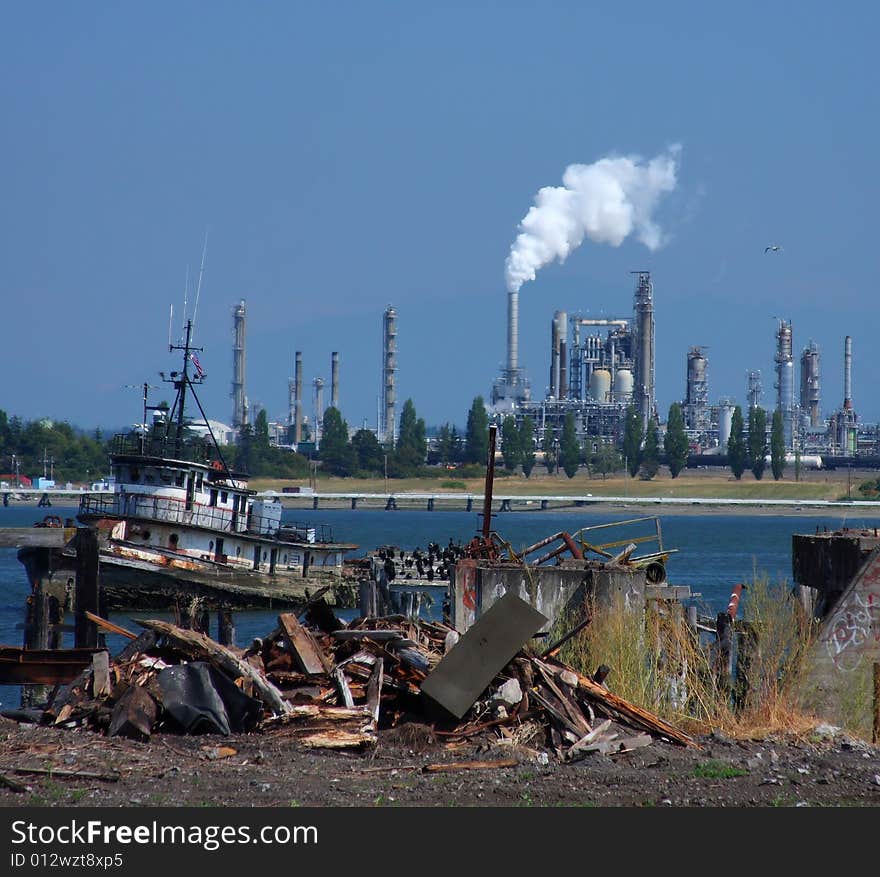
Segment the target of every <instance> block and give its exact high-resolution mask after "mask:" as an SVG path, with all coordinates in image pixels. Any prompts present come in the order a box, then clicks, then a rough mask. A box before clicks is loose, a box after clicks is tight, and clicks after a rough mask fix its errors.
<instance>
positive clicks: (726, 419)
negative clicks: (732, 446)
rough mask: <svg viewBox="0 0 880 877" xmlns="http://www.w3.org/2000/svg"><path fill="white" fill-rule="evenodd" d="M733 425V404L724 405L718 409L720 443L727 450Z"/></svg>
mask: <svg viewBox="0 0 880 877" xmlns="http://www.w3.org/2000/svg"><path fill="white" fill-rule="evenodd" d="M732 427H733V405H722V406H721V407H720V408H719V409H718V444H719V445H720V446H721V449H722V450H724V451H726V450H727V442H728V441H729V440H730V431H731V429H732Z"/></svg>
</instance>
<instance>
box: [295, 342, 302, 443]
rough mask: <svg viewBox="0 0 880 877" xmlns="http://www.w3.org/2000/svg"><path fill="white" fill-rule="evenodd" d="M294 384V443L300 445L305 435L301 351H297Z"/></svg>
mask: <svg viewBox="0 0 880 877" xmlns="http://www.w3.org/2000/svg"><path fill="white" fill-rule="evenodd" d="M293 384H294V397H293V400H294V401H293V404H294V408H295V413H294V425H293V440H294V442H296V443H299V442H301V441H302V434H303V410H302V408H303V404H302V403H303V361H302V352H301V351H299V350H297V351H296V357H295V363H294V368H293Z"/></svg>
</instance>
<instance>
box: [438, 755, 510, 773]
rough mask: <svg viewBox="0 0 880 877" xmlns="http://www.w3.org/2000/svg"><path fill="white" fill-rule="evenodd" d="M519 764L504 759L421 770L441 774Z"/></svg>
mask: <svg viewBox="0 0 880 877" xmlns="http://www.w3.org/2000/svg"><path fill="white" fill-rule="evenodd" d="M518 766H519V762H518V761H517V760H516V759H515V758H505V759H501V760H498V761H450V762H449V763H448V764H426V765H425V766H424V767H423V768H422V770H423V771H424V772H425V773H441V772H446V771H456V770H493V769H495V768H499V767H518Z"/></svg>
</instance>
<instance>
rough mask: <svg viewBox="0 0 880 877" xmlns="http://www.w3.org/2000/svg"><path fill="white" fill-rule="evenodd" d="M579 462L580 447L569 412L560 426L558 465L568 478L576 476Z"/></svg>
mask: <svg viewBox="0 0 880 877" xmlns="http://www.w3.org/2000/svg"><path fill="white" fill-rule="evenodd" d="M580 462H581V447H580V445H579V444H578V440H577V430H576V427H575V422H574V414H572V413H571V411H569V412H568V413H567V414H566V415H565V420H564V422H563V424H562V439H561V440H560V442H559V465H560V466H562V468H563V470H564V471H565V474H566V475H568V477H569V478H574V476H575V475H577V470H578V466H579V465H580Z"/></svg>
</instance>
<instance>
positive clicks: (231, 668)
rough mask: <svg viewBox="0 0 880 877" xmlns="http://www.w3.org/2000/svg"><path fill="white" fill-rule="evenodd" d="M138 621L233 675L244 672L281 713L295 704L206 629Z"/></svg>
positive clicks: (188, 653)
mask: <svg viewBox="0 0 880 877" xmlns="http://www.w3.org/2000/svg"><path fill="white" fill-rule="evenodd" d="M138 624H140V625H141V627H146V628H147V629H148V630H155V631H156V632H157V633H160V634H162V636H164V637H165V639H166V640H167V641H168V642H169V643H170V644H171V645H173V646H174V647H175V648H177V649H179V650H180V651H182V652H183V653H184V654H185V655H186V656H188V657H189V658H190V659H192V660H203V661H209V662H210V663H211V664H213V665H214V666H215V667H217V668H218V669H220V670H222V671H223V672H224V673H226V674H227V675H229V676H231V677H232V678H233V679H237V678H239V677H240V676H243V677H244V678H245V679H248V680H250V681H251V682H252V683H253V686H254V693H255V695H256V696H257V697H258V698H259V699H260V700H262V701H263V703H265V704H266V705H267V706H268V707H270V708H271V709H272V710H273V711H274V712H276V713H278V714H280V715H285V714H287V713H289V712H290V709H291V706H290V704H289V703H288V702H287V701H286V700H285V699H284V698H283V697H282V696H281V692H280V691H279V690H278V689H277V688H276V687H275V686H274V685H273V684H272V683H271V682H269V681H268V680H267V679H266V678H265V677H264V676H263V674H262V673H260V672H259V671H257V670H255V669H254V668H253V667H251V666H250V664H248V663H247V662H245V661H242V660H241V659H240V658H237V657H236V656H235V655H234V654H233V653H232V652H231V651H230V650H229V649H228V648H226V646H221V645H220V644H219V643H216V642H214V640H212V639H211V638H210V637H207V636H205V634H203V633H197V632H196V631H194V630H183V629H182V628H179V627H177V626H176V625H174V624H169V623H168V622H167V621H158V620H155V619H150V620H146V621H139V622H138Z"/></svg>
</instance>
